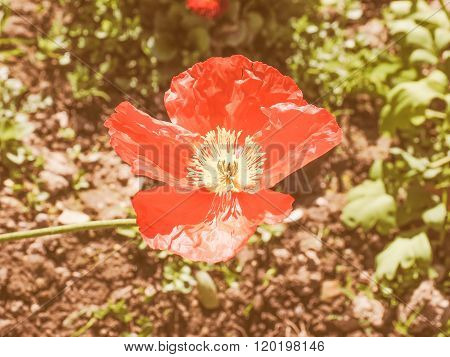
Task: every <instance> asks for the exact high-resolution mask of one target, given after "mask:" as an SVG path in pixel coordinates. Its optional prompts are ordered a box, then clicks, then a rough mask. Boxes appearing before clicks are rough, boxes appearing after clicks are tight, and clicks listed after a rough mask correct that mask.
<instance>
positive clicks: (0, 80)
mask: <svg viewBox="0 0 450 357" xmlns="http://www.w3.org/2000/svg"><path fill="white" fill-rule="evenodd" d="M0 92H1V99H0V159H1V161H2V163H5V166H7V165H6V164H7V163H8V164H14V165H21V164H23V163H24V162H25V161H26V160H30V161H32V160H34V157H33V156H32V155H31V154H30V153H29V152H28V150H27V149H26V148H25V147H23V145H22V140H23V139H24V138H25V136H27V135H29V134H30V133H31V132H32V131H33V127H32V126H31V124H30V123H29V121H28V119H29V116H30V115H31V114H34V113H36V112H37V111H39V110H42V109H44V108H46V107H47V106H49V105H51V104H52V99H51V98H50V97H46V98H42V96H41V95H40V94H29V93H27V88H26V86H25V85H24V84H23V82H22V81H21V80H19V79H17V78H13V77H11V75H10V73H9V69H8V67H6V66H0Z"/></svg>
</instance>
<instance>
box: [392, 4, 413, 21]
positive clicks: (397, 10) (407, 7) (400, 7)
mask: <svg viewBox="0 0 450 357" xmlns="http://www.w3.org/2000/svg"><path fill="white" fill-rule="evenodd" d="M389 8H390V10H391V11H392V12H393V13H394V14H395V15H397V16H399V17H400V16H405V15H408V14H410V13H411V8H412V2H411V1H393V2H391V3H390V4H389Z"/></svg>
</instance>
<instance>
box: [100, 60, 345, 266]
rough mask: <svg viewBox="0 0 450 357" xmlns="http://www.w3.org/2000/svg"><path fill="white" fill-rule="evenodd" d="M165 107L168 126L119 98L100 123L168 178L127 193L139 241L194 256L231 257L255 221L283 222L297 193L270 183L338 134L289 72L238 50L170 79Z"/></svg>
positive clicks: (114, 140) (145, 170) (139, 165)
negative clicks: (280, 190)
mask: <svg viewBox="0 0 450 357" xmlns="http://www.w3.org/2000/svg"><path fill="white" fill-rule="evenodd" d="M165 106H166V109H167V112H168V114H169V117H170V119H171V123H168V122H163V121H159V120H156V119H154V118H152V117H150V116H149V115H147V114H145V113H143V112H141V111H139V110H137V109H136V108H134V107H133V106H132V105H131V104H130V103H128V102H123V103H121V104H119V106H118V107H117V108H116V112H115V113H114V114H113V115H112V116H111V117H110V118H108V119H107V121H106V123H105V125H106V127H108V128H109V134H110V136H111V144H112V146H113V147H114V149H115V150H116V152H117V153H118V154H119V155H120V157H121V158H122V159H123V160H124V161H126V162H127V163H128V164H130V165H131V167H132V169H133V171H134V172H135V173H136V174H140V175H146V176H148V177H150V178H152V179H156V180H159V181H162V182H164V183H165V185H163V186H159V187H157V188H154V189H151V190H147V191H141V192H138V193H137V194H136V196H135V197H134V198H133V200H132V203H133V206H134V209H135V211H136V214H137V223H138V225H139V228H140V232H141V234H142V235H143V237H144V239H145V240H146V241H147V243H148V245H149V246H150V247H152V248H155V249H167V250H169V251H170V252H173V253H176V254H179V255H181V256H183V257H185V258H188V259H191V260H200V261H206V262H210V263H213V262H218V261H224V260H227V259H230V258H231V257H233V256H234V255H235V254H236V253H237V252H238V251H239V250H240V249H241V248H242V247H243V246H244V245H245V244H246V242H247V240H248V238H249V237H250V236H251V235H252V234H253V232H254V231H255V229H256V227H257V226H258V225H259V224H261V223H262V222H267V223H275V222H280V221H281V220H283V219H284V218H285V217H286V216H287V215H288V214H289V212H290V211H291V209H292V203H293V201H294V199H293V198H292V197H291V196H289V195H286V194H282V193H278V192H275V191H272V190H270V189H269V188H270V187H272V186H274V185H275V184H276V183H278V182H279V181H280V180H282V179H283V178H285V177H286V176H288V175H289V174H290V173H292V172H293V171H296V170H298V169H300V168H301V167H302V166H304V165H306V164H307V163H309V162H310V161H312V160H314V159H316V158H317V157H319V156H321V155H323V154H324V153H326V152H327V151H329V150H330V149H332V148H333V147H334V146H336V145H337V144H339V143H340V141H341V136H342V134H341V129H340V128H339V126H338V124H337V123H336V120H335V118H334V117H333V115H331V114H330V113H329V112H328V111H326V110H325V109H321V108H318V107H315V106H314V105H311V104H308V103H307V102H306V101H305V100H304V99H303V96H302V92H301V91H300V89H299V88H298V87H297V85H296V84H295V82H294V81H293V80H292V79H291V78H289V77H286V76H283V75H282V74H281V73H280V72H278V71H277V70H276V69H275V68H273V67H270V66H267V65H265V64H263V63H261V62H252V61H250V60H249V59H247V58H245V57H243V56H239V55H237V56H232V57H228V58H210V59H208V60H207V61H205V62H202V63H198V64H196V65H194V66H193V67H192V68H190V69H188V70H187V71H185V72H183V73H181V74H179V75H178V76H176V77H175V78H173V80H172V84H171V87H170V89H169V90H168V91H167V92H166V95H165Z"/></svg>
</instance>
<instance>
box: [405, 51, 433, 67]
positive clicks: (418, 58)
mask: <svg viewBox="0 0 450 357" xmlns="http://www.w3.org/2000/svg"><path fill="white" fill-rule="evenodd" d="M409 62H410V63H411V64H422V63H427V64H431V65H435V64H436V63H438V58H437V57H436V56H435V55H434V54H432V53H431V52H430V51H428V50H424V49H422V48H418V49H416V50H414V51H413V52H412V53H411V55H410V56H409Z"/></svg>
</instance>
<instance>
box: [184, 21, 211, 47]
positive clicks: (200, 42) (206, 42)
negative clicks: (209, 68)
mask: <svg viewBox="0 0 450 357" xmlns="http://www.w3.org/2000/svg"><path fill="white" fill-rule="evenodd" d="M188 38H189V40H190V41H191V42H192V43H193V44H194V48H196V49H197V50H198V51H199V52H200V53H206V52H208V51H209V46H210V44H211V40H210V37H209V33H208V31H207V30H206V29H205V28H204V27H196V28H193V29H192V30H190V31H189V35H188Z"/></svg>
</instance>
